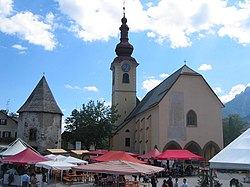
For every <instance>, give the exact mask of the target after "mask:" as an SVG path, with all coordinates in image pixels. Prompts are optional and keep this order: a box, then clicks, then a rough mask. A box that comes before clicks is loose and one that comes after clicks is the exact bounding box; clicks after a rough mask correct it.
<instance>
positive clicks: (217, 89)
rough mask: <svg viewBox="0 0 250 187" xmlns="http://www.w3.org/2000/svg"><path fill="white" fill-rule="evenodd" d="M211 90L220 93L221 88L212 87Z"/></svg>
mask: <svg viewBox="0 0 250 187" xmlns="http://www.w3.org/2000/svg"><path fill="white" fill-rule="evenodd" d="M213 91H214V92H215V93H216V94H219V93H222V89H221V88H220V87H216V88H214V89H213Z"/></svg>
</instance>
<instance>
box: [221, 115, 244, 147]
mask: <svg viewBox="0 0 250 187" xmlns="http://www.w3.org/2000/svg"><path fill="white" fill-rule="evenodd" d="M242 128H243V122H242V119H241V118H240V116H239V115H238V114H230V115H229V116H228V117H227V118H225V119H223V135H224V137H223V139H224V147H225V146H227V145H228V144H230V143H231V142H232V141H233V140H234V139H236V138H237V137H238V136H239V135H240V134H241V131H242Z"/></svg>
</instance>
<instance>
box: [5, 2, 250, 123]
mask: <svg viewBox="0 0 250 187" xmlns="http://www.w3.org/2000/svg"><path fill="white" fill-rule="evenodd" d="M123 6H125V15H126V18H127V19H128V22H127V24H128V26H129V28H130V30H129V42H130V43H131V44H132V45H133V46H134V52H133V54H132V56H133V57H134V58H135V59H136V60H137V62H138V63H139V66H138V67H137V85H136V86H137V96H138V98H140V99H142V98H143V97H144V96H145V95H146V93H147V92H148V91H149V90H151V89H152V88H154V87H155V86H156V85H157V84H159V83H160V82H161V81H163V80H164V79H166V78H167V77H168V76H169V75H171V74H172V73H174V72H175V71H176V70H178V69H179V68H181V67H182V66H183V65H184V64H186V65H188V66H189V67H190V68H191V69H193V70H194V71H196V72H198V73H200V74H201V75H202V76H203V77H204V78H205V80H206V81H207V82H208V84H209V85H210V87H211V88H212V89H213V90H214V92H215V93H216V94H217V96H218V97H219V98H220V99H221V101H222V102H223V103H226V102H228V101H230V100H232V99H233V98H234V97H235V95H237V94H239V93H241V92H242V91H244V89H245V88H246V87H247V86H250V74H249V70H250V58H249V57H250V0H242V1H238V0H227V1H226V0H140V1H139V0H125V1H124V0H21V1H20V0H19V1H18V0H0V67H1V73H0V85H1V86H0V109H4V110H6V109H7V110H8V111H9V112H17V110H18V109H19V108H20V107H21V106H22V105H23V104H24V102H25V101H26V100H27V98H28V97H29V95H30V94H31V92H32V91H33V89H34V88H35V86H36V85H37V83H38V82H39V81H40V79H41V78H42V76H43V75H44V76H45V78H46V80H47V82H48V84H49V87H50V89H51V91H52V93H53V95H54V97H55V99H56V101H57V103H58V105H59V107H60V108H61V110H62V111H63V113H64V117H63V118H64V119H65V118H66V117H69V116H70V114H71V112H72V110H73V109H79V108H81V106H82V104H87V103H88V102H89V101H90V100H94V101H97V100H98V101H103V102H105V104H107V105H109V104H110V103H111V86H112V85H111V83H112V82H111V75H112V73H111V70H110V65H111V63H112V61H113V59H114V58H115V57H116V54H115V47H116V45H117V44H118V43H119V39H120V31H119V27H120V25H121V18H122V16H123Z"/></svg>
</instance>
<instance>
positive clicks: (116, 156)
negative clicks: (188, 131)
mask: <svg viewBox="0 0 250 187" xmlns="http://www.w3.org/2000/svg"><path fill="white" fill-rule="evenodd" d="M91 160H92V161H96V162H108V161H114V160H123V161H129V162H135V163H140V164H148V163H147V162H144V161H141V160H138V159H137V158H134V157H132V156H130V155H129V154H128V153H126V152H124V151H109V152H107V153H106V154H104V155H102V156H99V157H96V158H93V159H91Z"/></svg>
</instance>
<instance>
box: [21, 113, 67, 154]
mask: <svg viewBox="0 0 250 187" xmlns="http://www.w3.org/2000/svg"><path fill="white" fill-rule="evenodd" d="M61 123H62V116H61V115H60V114H52V113H34V112H22V113H20V114H19V121H18V137H19V138H21V139H22V140H24V141H25V142H27V143H28V144H29V145H31V146H33V147H35V148H37V150H38V151H40V152H43V151H45V150H46V149H49V148H61ZM30 129H35V130H36V138H35V139H32V140H31V138H30Z"/></svg>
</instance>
